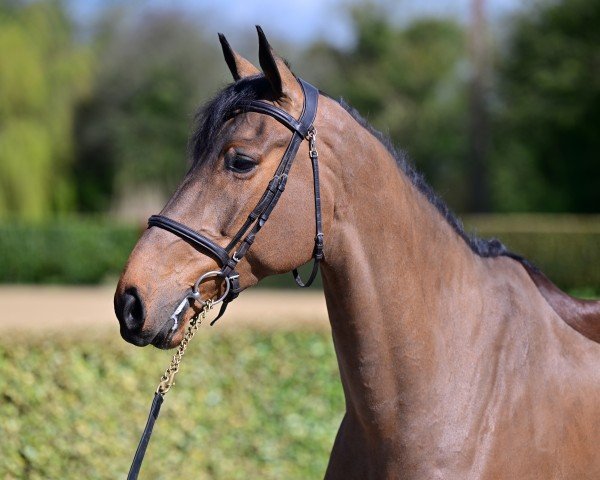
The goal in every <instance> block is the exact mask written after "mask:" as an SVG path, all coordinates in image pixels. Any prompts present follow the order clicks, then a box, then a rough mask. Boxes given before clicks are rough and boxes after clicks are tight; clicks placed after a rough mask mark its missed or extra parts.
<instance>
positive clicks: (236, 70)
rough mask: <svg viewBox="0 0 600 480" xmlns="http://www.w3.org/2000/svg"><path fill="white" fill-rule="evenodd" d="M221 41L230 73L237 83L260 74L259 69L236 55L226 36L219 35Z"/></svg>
mask: <svg viewBox="0 0 600 480" xmlns="http://www.w3.org/2000/svg"><path fill="white" fill-rule="evenodd" d="M219 41H220V42H221V48H222V49H223V56H224V57H225V61H226V62H227V66H228V67H229V71H230V72H231V75H232V76H233V80H235V81H236V82H237V81H238V80H240V79H242V78H246V77H251V76H253V75H258V74H259V73H260V72H259V71H258V68H256V67H255V66H254V65H252V64H251V63H250V62H249V61H248V60H246V59H245V58H244V57H242V56H241V55H240V54H238V53H236V52H235V51H234V50H233V49H232V48H231V45H229V42H228V41H227V39H226V38H225V35H223V34H222V33H219Z"/></svg>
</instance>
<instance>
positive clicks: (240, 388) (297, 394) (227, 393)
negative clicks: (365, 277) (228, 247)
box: [0, 328, 344, 480]
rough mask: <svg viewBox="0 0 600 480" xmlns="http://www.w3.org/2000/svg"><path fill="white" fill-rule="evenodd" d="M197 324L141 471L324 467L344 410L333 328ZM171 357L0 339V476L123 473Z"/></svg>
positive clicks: (174, 474)
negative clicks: (197, 337) (223, 329)
mask: <svg viewBox="0 0 600 480" xmlns="http://www.w3.org/2000/svg"><path fill="white" fill-rule="evenodd" d="M201 333H202V336H203V337H204V338H203V341H202V342H200V341H198V342H195V343H194V344H193V345H191V347H190V350H188V352H189V353H188V355H193V356H192V357H190V358H189V359H188V360H189V362H184V364H183V365H182V367H181V372H180V374H179V375H178V377H177V384H179V385H181V386H182V387H185V388H178V385H175V387H173V390H172V392H171V393H170V394H169V396H168V401H166V402H165V404H164V405H163V407H162V410H161V417H160V419H159V421H158V422H157V424H156V429H155V433H154V436H153V438H152V442H151V443H150V446H149V448H148V452H147V458H146V461H145V462H144V467H143V468H142V471H141V478H156V479H159V478H199V479H205V478H206V479H209V478H210V479H227V480H229V479H246V478H248V475H250V476H252V477H260V478H265V479H280V478H290V479H292V478H296V479H306V478H320V477H322V476H323V472H324V471H325V468H326V466H327V459H328V457H329V451H330V449H331V445H332V442H333V438H334V436H335V432H336V430H337V427H338V425H339V422H340V421H341V416H342V414H343V411H344V409H343V397H342V392H341V389H340V388H339V384H338V373H337V365H336V363H335V359H334V353H333V346H332V344H331V339H330V335H329V334H328V333H314V332H303V331H288V332H282V331H280V332H270V333H265V332H262V333H261V332H255V331H236V332H235V333H233V332H229V333H225V334H222V333H219V332H218V330H217V331H215V330H210V329H208V328H206V329H205V328H202V329H201ZM99 344H101V345H102V348H98V345H99ZM169 358H170V355H169V353H167V352H163V354H162V355H160V354H158V353H157V351H156V350H155V349H152V350H149V349H143V350H142V349H138V348H135V347H133V346H131V345H127V344H126V343H125V342H123V341H122V340H121V339H116V338H114V336H108V335H102V334H100V335H96V337H95V338H93V339H91V338H89V337H88V339H86V340H83V341H81V340H78V339H76V338H75V337H67V338H64V337H60V336H58V335H56V336H51V337H49V338H41V337H39V336H38V337H35V336H34V337H33V338H32V337H30V338H27V339H25V338H22V339H20V341H18V342H15V341H14V339H10V340H9V339H7V338H5V337H3V338H2V339H0V391H1V392H2V394H1V395H2V397H1V398H2V401H1V402H0V419H2V421H1V422H0V438H1V439H2V440H1V443H0V445H1V446H0V451H1V453H2V458H1V460H0V478H3V479H6V480H9V479H15V478H23V479H28V480H37V479H40V480H42V479H44V480H45V479H49V478H88V479H94V480H96V479H114V478H125V477H126V476H127V471H128V470H129V463H130V460H131V455H132V454H133V449H134V446H135V445H136V444H137V441H138V439H139V435H140V434H141V430H142V429H143V425H144V423H145V421H146V415H147V412H148V409H149V408H150V402H151V400H152V392H153V390H154V389H155V388H156V384H157V382H158V378H159V376H160V372H162V371H163V370H164V368H165V366H166V365H167V364H168V360H169Z"/></svg>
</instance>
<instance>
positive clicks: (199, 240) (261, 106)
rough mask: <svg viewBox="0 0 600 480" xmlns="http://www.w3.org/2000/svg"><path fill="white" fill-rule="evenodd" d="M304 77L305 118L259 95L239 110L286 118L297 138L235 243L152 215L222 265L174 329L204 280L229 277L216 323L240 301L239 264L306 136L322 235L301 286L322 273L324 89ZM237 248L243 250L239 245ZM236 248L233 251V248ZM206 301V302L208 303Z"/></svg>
mask: <svg viewBox="0 0 600 480" xmlns="http://www.w3.org/2000/svg"><path fill="white" fill-rule="evenodd" d="M298 82H299V83H300V86H301V87H302V91H303V93H304V108H303V110H302V114H301V115H300V118H299V119H298V120H296V119H295V118H294V117H292V116H291V115H290V114H289V113H287V112H286V111H284V110H282V109H280V108H277V107H274V106H273V105H271V104H269V103H267V102H264V101H261V100H255V101H252V102H250V103H249V105H247V106H245V107H244V109H243V110H241V111H240V112H238V113H244V112H256V113H262V114H264V115H269V116H270V117H273V118H274V119H275V120H277V121H278V122H280V123H282V124H283V125H285V126H286V127H288V128H289V129H290V130H291V131H292V138H291V140H290V143H289V144H288V146H287V149H286V151H285V153H284V154H283V157H282V158H281V161H280V162H279V166H278V167H277V170H276V171H275V174H274V176H273V178H272V179H271V181H270V182H269V184H268V186H267V189H266V190H265V191H264V193H263V195H262V197H261V198H260V200H259V201H258V203H257V204H256V206H255V207H254V209H253V210H252V212H250V215H248V218H247V219H246V221H245V222H244V224H243V225H242V227H241V228H240V229H239V230H238V232H237V233H236V234H235V235H234V237H233V238H232V240H231V241H230V242H229V244H228V245H227V246H225V247H221V246H220V245H217V244H216V243H215V242H214V241H213V240H211V239H209V238H207V237H205V236H204V235H201V234H199V233H198V232H196V231H194V230H192V229H191V228H189V227H187V226H185V225H183V224H182V223H179V222H176V221H175V220H172V219H170V218H167V217H165V216H163V215H152V216H151V217H150V218H149V219H148V228H150V227H159V228H162V229H164V230H167V231H169V232H171V233H173V234H175V235H177V236H178V237H180V238H182V239H183V240H185V241H187V242H188V243H191V244H192V245H193V246H195V247H196V248H198V249H199V250H201V251H208V252H210V253H211V254H212V256H213V257H214V258H215V259H216V260H217V262H218V264H219V267H220V268H221V270H218V271H212V272H207V273H205V274H204V275H202V276H201V277H200V278H199V279H198V280H197V281H196V283H195V284H194V286H193V287H192V289H191V292H190V293H189V294H188V295H186V297H185V298H184V299H183V300H182V301H181V303H180V304H179V306H178V307H177V309H176V310H175V312H174V313H173V315H172V316H171V319H172V320H173V327H172V330H175V329H177V325H178V322H179V318H180V316H181V314H182V312H184V311H185V309H186V308H187V307H189V305H190V301H192V302H193V301H195V300H198V299H199V298H200V292H199V287H200V284H201V283H202V282H203V281H204V280H205V279H206V278H209V277H221V278H223V280H224V281H225V293H223V295H222V296H221V297H220V298H219V299H217V300H215V301H213V302H212V303H213V304H215V303H218V302H223V303H222V305H221V310H220V311H219V314H218V315H217V317H216V318H215V319H214V320H213V322H212V323H211V325H212V324H213V323H214V322H216V321H217V320H218V319H219V318H220V317H221V316H222V315H223V314H224V313H225V310H226V308H227V306H228V304H229V303H230V302H231V301H232V300H234V299H235V298H236V297H237V296H238V295H239V294H240V292H241V290H242V289H241V287H240V284H239V274H238V273H237V271H236V267H237V264H238V263H239V261H240V260H241V259H242V258H244V256H245V255H246V253H247V252H248V249H249V248H250V247H251V246H252V244H253V243H254V240H255V237H256V234H257V233H258V232H259V230H260V229H261V228H262V227H263V225H264V224H265V223H266V222H267V220H268V219H269V215H270V214H271V212H272V211H273V209H274V208H275V205H277V202H278V201H279V199H280V198H281V194H282V193H283V191H284V190H285V186H286V183H287V179H288V173H289V171H290V168H291V166H292V163H293V161H294V158H295V157H296V154H297V153H298V148H299V147H300V144H301V143H302V140H308V142H309V155H310V159H311V163H312V171H313V183H314V194H315V223H316V236H315V247H314V250H313V258H314V262H313V267H312V271H311V273H310V276H309V278H308V280H307V281H306V282H303V281H302V279H301V278H300V274H299V273H298V270H297V269H294V270H293V275H294V280H295V281H296V283H297V284H298V286H299V287H309V286H310V285H311V284H312V282H313V281H314V279H315V277H316V276H317V272H318V270H319V262H320V261H321V260H322V259H323V230H322V223H321V195H320V190H319V165H318V154H317V150H316V148H315V141H316V130H315V128H314V126H313V123H314V121H315V117H316V114H317V105H318V100H319V91H318V90H317V89H316V88H315V87H313V86H312V85H311V84H310V83H308V82H305V81H304V80H302V79H300V78H298ZM236 247H237V249H235V248H236ZM234 249H235V250H234ZM232 251H233V253H231V252H232ZM202 303H203V304H204V303H205V302H202Z"/></svg>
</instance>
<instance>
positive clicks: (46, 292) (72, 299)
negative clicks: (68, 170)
mask: <svg viewBox="0 0 600 480" xmlns="http://www.w3.org/2000/svg"><path fill="white" fill-rule="evenodd" d="M113 294H114V289H113V288H112V287H59V286H56V287H55V286H0V332H1V334H2V335H7V334H10V333H11V332H33V331H39V332H42V333H43V332H47V331H60V330H62V329H66V328H68V329H70V330H72V329H75V328H76V329H78V330H84V331H93V332H98V331H99V330H103V329H104V330H109V329H112V330H114V331H115V332H118V324H117V319H116V317H115V314H114V312H113ZM215 310H216V309H215ZM215 315H216V314H215ZM216 326H218V327H219V328H236V327H240V326H246V327H251V328H259V329H293V328H309V329H313V330H314V329H329V323H328V320H327V310H326V307H325V299H324V298H323V293H322V292H320V291H307V292H302V291H293V290H286V291H280V290H249V291H246V292H243V293H242V294H241V295H240V297H239V298H238V299H237V300H236V301H235V302H233V303H232V304H231V305H230V306H229V308H228V310H227V313H226V314H225V316H224V317H223V318H222V319H220V320H219V322H218V323H217V324H216Z"/></svg>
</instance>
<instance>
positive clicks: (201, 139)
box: [189, 76, 531, 265]
mask: <svg viewBox="0 0 600 480" xmlns="http://www.w3.org/2000/svg"><path fill="white" fill-rule="evenodd" d="M321 93H322V94H323V95H326V94H324V93H323V92H321ZM270 95H271V90H270V86H269V84H268V82H267V80H266V79H265V78H264V77H263V76H256V77H250V78H245V79H242V80H239V81H237V82H235V83H232V84H230V85H228V86H227V87H225V88H224V89H223V90H221V91H220V92H219V93H218V94H217V95H216V96H215V97H214V98H213V99H212V100H210V101H209V102H207V103H206V104H205V105H204V106H203V107H202V108H201V109H200V110H199V111H198V113H197V114H196V116H195V124H196V126H195V128H194V131H193V133H192V136H191V138H190V145H189V151H190V156H191V159H192V165H194V166H195V165H197V164H199V163H200V162H202V161H203V160H204V159H205V158H207V156H206V155H204V153H205V152H206V150H207V149H208V148H210V146H211V145H214V144H215V140H216V137H217V135H218V133H219V130H220V128H221V126H222V125H223V123H224V122H225V121H227V120H228V119H229V118H231V117H232V116H233V115H235V114H236V113H237V112H243V111H244V109H245V108H246V107H247V106H248V104H249V103H250V102H251V101H253V100H260V99H268V98H269V96H270ZM330 98H331V97H330ZM338 103H339V104H340V105H341V106H342V108H344V110H346V111H347V112H348V113H349V114H350V115H351V116H352V118H354V120H356V121H357V122H358V124H359V125H361V126H362V127H363V128H364V129H365V130H367V131H368V132H369V133H370V134H371V135H373V136H374V137H375V138H376V139H377V140H379V142H381V143H382V144H383V145H384V146H385V147H386V149H387V150H388V152H389V153H390V154H391V155H392V156H393V157H394V158H395V159H396V163H397V165H398V168H399V169H400V170H401V171H402V172H403V173H404V174H405V175H406V176H407V177H408V179H409V180H410V181H411V183H412V184H413V185H414V186H415V187H416V188H417V190H418V191H419V192H421V193H422V194H423V195H424V196H425V198H427V200H428V201H429V202H430V203H431V204H432V205H433V206H435V207H436V208H437V210H438V211H439V212H440V214H441V215H442V217H444V218H445V219H446V221H447V222H448V223H449V224H450V226H451V227H452V228H453V230H454V231H455V232H456V233H457V234H458V235H459V236H460V237H461V238H462V239H463V240H464V241H465V242H466V243H467V245H469V247H470V248H471V250H472V251H473V252H474V253H475V254H477V255H479V256H480V257H499V256H508V257H511V258H514V259H516V260H519V261H521V262H525V263H527V264H528V265H531V264H530V263H529V262H527V261H526V260H524V259H523V258H522V257H520V256H518V255H516V254H514V253H511V252H510V251H509V250H508V249H507V248H506V247H505V246H504V245H503V244H502V243H501V242H500V241H499V240H497V239H495V238H493V239H490V240H485V239H482V238H479V237H477V236H475V235H471V234H469V233H467V232H466V231H465V229H464V226H463V224H462V222H461V221H460V220H459V219H458V217H457V216H456V215H455V214H454V213H452V211H451V210H450V209H449V208H448V206H447V205H446V204H445V203H444V201H443V200H442V199H441V198H440V197H439V196H438V195H437V194H436V193H435V192H434V191H433V189H432V188H431V187H430V186H429V184H428V183H427V182H426V181H425V179H424V177H423V175H422V174H420V173H419V172H417V171H416V170H415V168H414V167H413V165H412V163H411V162H410V160H409V158H408V155H407V154H406V153H405V152H404V151H402V150H400V151H397V150H396V149H395V148H394V145H393V144H392V142H391V140H390V139H389V137H387V136H385V135H383V134H382V133H381V132H379V131H378V130H376V129H375V128H373V127H372V126H371V125H370V124H369V123H368V122H367V121H366V120H365V119H364V118H363V117H362V116H361V115H360V114H359V113H358V112H357V111H356V109H354V108H353V107H351V106H350V105H348V104H347V103H346V102H345V101H344V100H343V99H340V100H339V102H338Z"/></svg>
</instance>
